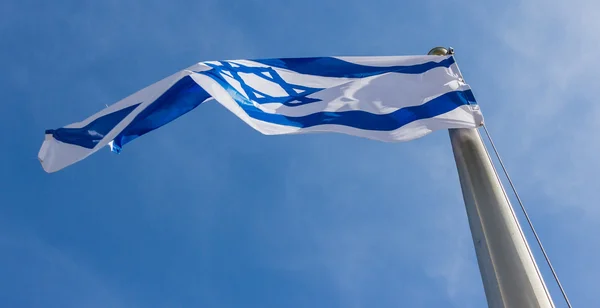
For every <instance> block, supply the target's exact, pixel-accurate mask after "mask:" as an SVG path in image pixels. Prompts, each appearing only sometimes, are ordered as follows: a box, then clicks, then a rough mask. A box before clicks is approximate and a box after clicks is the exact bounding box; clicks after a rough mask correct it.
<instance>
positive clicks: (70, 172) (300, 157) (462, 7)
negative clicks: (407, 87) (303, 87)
mask: <svg viewBox="0 0 600 308" xmlns="http://www.w3.org/2000/svg"><path fill="white" fill-rule="evenodd" d="M598 12H600V4H599V3H598V2H596V1H593V0H574V1H571V2H570V3H569V4H567V3H566V2H565V1H562V2H558V1H554V2H547V1H542V0H524V1H492V2H489V3H483V2H481V3H477V2H473V3H470V2H467V1H412V2H399V1H356V0H349V1H344V2H342V1H337V2H335V1H316V0H303V1H217V0H214V1H213V0H204V1H169V2H168V3H167V2H166V1H153V0H144V1H115V0H105V1H81V0H80V1H54V2H42V1H30V0H21V1H14V0H8V1H2V2H1V3H0V37H2V41H3V42H2V45H1V46H0V67H2V70H3V74H1V75H0V93H2V97H3V99H2V102H1V103H0V114H2V115H3V116H4V117H3V121H0V129H1V130H2V131H3V134H2V137H0V140H1V141H2V144H3V146H4V151H2V152H0V171H1V172H0V277H1V278H0V303H1V305H2V306H3V307H398V306H403V307H482V306H484V305H485V297H484V293H483V288H482V285H481V280H480V276H479V271H478V268H477V263H476V259H475V254H474V250H473V246H472V242H471V237H470V233H469V229H468V223H467V219H466V215H465V211H464V206H463V203H462V197H461V194H460V187H459V184H458V178H457V174H456V170H455V166H454V161H453V158H452V153H451V149H450V144H449V140H448V137H447V133H446V132H436V133H434V134H431V135H429V136H427V137H425V138H422V139H419V140H416V141H413V142H410V143H396V144H386V143H379V142H375V141H371V140H366V139H361V138H356V137H350V136H344V135H335V134H319V135H298V136H277V137H275V136H263V135H261V134H259V133H257V132H256V131H254V130H252V129H251V128H250V127H248V126H247V125H245V124H244V123H242V122H241V121H240V120H239V119H238V118H236V117H235V116H233V115H232V114H230V113H229V112H228V111H226V110H225V109H224V108H222V107H221V106H220V105H218V104H216V103H214V104H205V105H202V106H200V107H199V108H197V109H196V110H194V111H193V112H191V113H189V114H186V115H185V116H183V117H182V118H180V119H178V120H177V121H175V122H173V123H170V124H169V125H168V126H165V127H163V128H161V129H160V130H157V131H154V132H152V133H151V134H148V135H146V136H144V137H142V138H139V139H137V140H135V141H134V142H132V143H131V144H128V145H127V146H126V147H125V148H124V151H123V153H122V154H120V155H116V154H113V153H110V152H109V150H108V149H106V150H104V151H100V152H99V153H96V154H94V155H93V156H91V157H90V158H88V159H86V160H84V161H82V162H80V163H77V164H76V165H73V166H71V167H69V168H67V169H65V170H63V171H61V172H58V173H55V174H46V173H45V172H44V171H43V170H42V169H41V166H40V165H39V162H38V161H37V157H36V156H37V151H38V149H39V146H40V145H41V142H42V140H43V133H44V130H45V129H47V128H56V127H60V126H63V125H66V124H69V123H72V122H75V121H78V120H80V119H83V118H85V117H87V116H88V115H91V114H93V113H95V112H97V111H98V110H100V109H102V108H104V106H105V104H112V103H114V102H116V101H118V100H119V99H121V98H123V97H125V96H127V95H129V94H131V93H133V92H135V91H137V90H139V89H140V88H142V87H144V86H146V85H149V84H151V83H153V82H155V81H157V80H159V79H162V78H163V77H165V76H167V75H170V74H172V73H174V72H176V71H178V70H180V69H182V68H185V67H187V66H189V65H191V64H193V63H196V62H199V61H205V60H219V59H237V58H266V57H303V56H330V55H348V56H349V55H364V56H366V55H413V54H424V53H426V52H427V51H428V50H429V49H430V48H431V47H434V46H437V45H443V46H453V47H454V48H455V49H456V52H457V56H456V57H457V60H458V63H459V65H460V67H461V70H462V72H463V74H464V75H465V78H466V79H467V81H468V82H469V83H470V84H471V86H472V87H473V89H474V92H475V95H476V97H477V99H478V101H479V103H480V105H481V106H482V110H483V113H484V115H485V117H486V121H487V123H488V127H489V129H490V131H491V133H492V134H493V136H494V138H495V142H496V143H497V146H498V147H499V149H500V151H501V154H502V155H503V159H504V161H505V163H506V165H507V167H508V169H509V171H510V172H511V175H512V177H513V180H514V181H515V183H516V185H517V187H518V188H519V190H520V194H521V195H522V198H523V199H524V201H525V203H526V205H527V207H528V209H529V212H530V215H531V216H532V218H533V221H534V224H535V226H536V229H537V231H538V232H539V234H540V235H541V237H542V240H543V241H544V245H545V247H546V249H547V251H548V253H549V254H550V256H551V258H552V261H553V263H554V266H555V267H556V269H557V271H558V273H559V275H560V277H561V278H562V282H563V285H564V286H565V288H566V289H567V292H568V294H569V295H570V298H571V301H572V303H573V304H574V306H576V307H591V306H593V305H594V303H598V302H600V294H599V293H598V292H597V286H598V283H597V277H598V276H600V266H599V265H598V262H596V260H599V259H600V245H598V244H599V238H598V235H597V234H600V207H598V201H597V200H598V197H597V191H598V188H599V186H598V180H597V176H596V175H597V174H598V172H600V162H599V161H598V159H597V156H598V155H597V152H598V150H599V149H600V139H598V138H599V137H598V134H597V132H598V130H599V129H600V124H599V123H600V121H598V120H599V119H600V107H599V105H598V104H597V102H596V99H595V91H594V90H595V89H596V88H597V87H598V83H597V76H596V74H597V73H596V72H597V71H598V69H600V60H599V58H598V56H597V50H598V49H599V48H600V37H599V36H598V35H597V30H596V29H598V28H600V16H598ZM522 223H523V225H524V222H522ZM524 226H525V225H524ZM529 238H530V240H531V239H532V238H531V237H529ZM531 244H532V247H534V248H535V246H534V245H533V244H534V243H533V242H531ZM535 254H536V256H537V257H538V263H539V265H540V267H541V268H542V271H543V274H544V277H545V278H546V281H547V283H548V285H549V287H550V289H551V292H552V293H553V297H554V300H555V302H556V304H557V306H558V307H563V302H562V301H561V298H560V293H559V292H558V289H557V288H556V285H555V284H554V283H553V281H552V280H551V276H550V273H549V271H548V270H547V267H546V266H545V265H544V263H543V260H542V259H541V255H540V253H539V251H538V250H537V249H536V250H535Z"/></svg>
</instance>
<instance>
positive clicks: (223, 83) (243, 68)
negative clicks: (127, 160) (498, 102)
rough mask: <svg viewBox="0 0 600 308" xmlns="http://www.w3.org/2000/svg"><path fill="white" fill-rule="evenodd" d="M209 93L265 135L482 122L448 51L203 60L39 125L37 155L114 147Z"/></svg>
mask: <svg viewBox="0 0 600 308" xmlns="http://www.w3.org/2000/svg"><path fill="white" fill-rule="evenodd" d="M210 100H216V101H217V102H218V103H220V104H221V105H223V106H225V107H226V108H227V109H228V110H230V111H231V112H232V113H233V114H235V115H236V116H238V117H239V118H240V119H242V120H243V121H244V122H246V123H247V124H248V125H250V126H251V127H252V128H254V129H256V130H257V131H259V132H261V133H263V134H267V135H275V134H293V133H307V132H337V133H345V134H350V135H355V136H360V137H366V138H371V139H375V140H380V141H388V142H393V141H408V140H411V139H415V138H419V137H422V136H424V135H426V134H428V133H430V132H432V131H434V130H439V129H448V128H475V127H478V126H479V125H481V124H482V122H483V117H482V115H481V113H480V111H479V108H478V106H477V103H476V101H475V98H474V97H473V93H472V92H471V89H470V87H469V85H468V84H466V83H465V82H464V81H463V79H462V77H461V75H460V71H459V69H458V66H457V64H456V62H455V60H454V57H453V56H445V57H440V56H391V57H319V58H289V59H263V60H232V61H207V62H200V63H198V64H195V65H193V66H191V67H189V68H187V69H184V70H182V71H179V72H177V73H176V74H174V75H172V76H169V77H167V78H165V79H163V80H161V81H159V82H157V83H155V84H152V85H150V86H148V87H146V88H144V89H142V90H140V91H139V92H137V93H134V94H132V95H130V96H129V97H127V98H125V99H123V100H121V101H119V102H117V103H115V104H113V105H111V106H109V107H107V108H106V109H104V110H102V111H100V112H98V113H96V114H94V115H92V116H90V117H89V118H87V119H85V120H84V121H82V122H77V123H73V124H70V125H67V126H65V127H62V128H58V129H50V130H47V131H46V137H45V140H44V142H43V144H42V147H41V149H40V152H39V154H38V158H39V160H40V161H41V163H42V166H43V168H44V170H45V171H46V172H54V171H58V170H60V169H62V168H64V167H66V166H69V165H71V164H73V163H75V162H77V161H79V160H82V159H84V158H85V157H87V156H89V155H90V154H92V153H94V152H96V151H97V150H98V149H100V148H102V147H104V146H106V145H108V146H110V148H111V150H112V151H114V152H120V151H121V148H122V147H123V145H125V144H126V143H128V142H130V141H132V140H133V139H135V138H137V137H139V136H141V135H144V134H145V133H148V132H150V131H152V130H154V129H157V128H159V127H161V126H163V125H165V124H167V123H169V122H171V121H173V120H174V119H176V118H178V117H179V116H181V115H183V114H185V113H187V112H189V111H190V110H192V109H194V108H196V107H197V106H198V105H200V104H202V103H204V102H207V101H210Z"/></svg>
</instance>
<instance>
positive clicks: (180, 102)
mask: <svg viewBox="0 0 600 308" xmlns="http://www.w3.org/2000/svg"><path fill="white" fill-rule="evenodd" d="M209 97H210V95H209V94H208V92H206V90H204V89H203V88H202V87H200V86H199V85H198V84H197V83H196V82H195V81H194V80H193V79H192V77H190V76H185V77H183V78H181V79H180V80H179V81H178V82H177V83H175V84H174V85H173V86H172V87H171V88H169V90H167V91H166V92H165V93H163V94H162V95H161V96H160V97H159V98H158V99H157V100H155V101H154V102H152V104H150V105H149V106H148V107H146V108H145V109H144V110H142V112H140V113H139V114H138V115H137V116H136V117H135V119H134V120H133V121H132V122H131V123H130V124H129V125H128V126H127V127H126V128H125V129H124V130H123V131H122V132H121V133H120V134H119V135H117V137H115V139H114V143H113V151H115V152H120V151H121V148H122V147H123V145H125V144H127V143H129V142H131V141H132V140H134V139H135V138H137V137H140V136H142V135H144V134H146V133H148V132H150V131H152V130H155V129H157V128H159V127H161V126H163V125H165V124H167V123H169V122H171V121H173V120H175V119H177V118H178V117H180V116H182V115H183V114H185V113H187V112H189V111H191V110H192V109H194V108H196V107H198V105H200V104H201V103H202V102H204V101H205V100H206V99H207V98H209Z"/></svg>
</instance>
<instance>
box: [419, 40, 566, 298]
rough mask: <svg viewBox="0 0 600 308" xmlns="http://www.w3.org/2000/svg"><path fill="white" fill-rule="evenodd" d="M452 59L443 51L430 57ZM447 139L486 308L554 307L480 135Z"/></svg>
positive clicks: (453, 132)
mask: <svg viewBox="0 0 600 308" xmlns="http://www.w3.org/2000/svg"><path fill="white" fill-rule="evenodd" d="M452 53H453V52H452V49H446V48H443V47H436V48H433V49H432V50H431V51H430V52H429V54H430V55H438V56H443V55H448V54H452ZM449 134H450V142H451V143H452V151H453V153H454V159H455V161H456V167H457V170H458V175H459V180H460V186H461V189H462V194H463V199H464V203H465V208H466V211H467V217H468V221H469V226H470V229H471V235H472V238H473V244H474V246H475V254H476V255H477V263H478V264H479V271H480V273H481V279H482V282H483V287H484V291H485V295H486V298H487V303H488V306H489V307H490V308H496V307H501V308H505V307H506V308H507V307H519V308H520V307H523V308H526V307H527V308H528V307H543V308H546V307H554V303H553V302H552V298H551V296H550V293H549V292H548V289H547V287H546V285H545V283H544V280H543V278H542V275H541V273H540V271H539V269H538V267H537V264H536V262H535V259H534V257H533V254H532V252H531V249H530V248H529V245H528V244H527V241H526V239H525V236H524V234H523V231H522V229H521V226H520V225H519V221H518V220H517V217H516V215H515V213H514V211H513V209H512V207H511V205H510V201H509V200H508V197H507V195H506V192H505V191H504V187H503V186H502V183H501V182H500V179H499V177H498V174H497V173H496V170H495V169H494V166H493V164H492V161H491V159H490V156H489V155H488V152H487V150H486V148H485V145H484V143H483V140H482V139H481V135H480V134H479V131H478V130H477V129H465V128H461V129H450V130H449Z"/></svg>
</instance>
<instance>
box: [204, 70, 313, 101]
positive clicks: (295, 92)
mask: <svg viewBox="0 0 600 308" xmlns="http://www.w3.org/2000/svg"><path fill="white" fill-rule="evenodd" d="M218 63H219V64H213V63H205V64H206V65H208V66H210V67H212V70H211V72H210V75H212V76H215V77H219V78H220V79H221V80H222V81H225V82H227V81H226V80H225V79H224V77H223V76H228V77H230V78H233V79H235V80H236V81H237V82H239V83H240V85H241V87H242V89H243V90H244V92H245V93H246V95H245V96H246V97H247V98H248V99H250V100H251V101H254V102H256V103H258V104H266V103H281V104H282V105H286V106H299V105H304V104H310V103H314V102H318V101H320V99H316V98H310V97H308V96H309V95H311V94H313V93H315V92H318V91H320V90H323V89H320V88H311V87H306V86H302V85H297V84H291V83H288V82H287V81H285V80H284V79H283V78H282V77H281V76H280V75H279V74H278V73H277V71H275V70H274V69H273V68H271V67H252V66H245V65H242V64H239V63H233V64H232V63H230V62H226V61H220V62H218ZM204 73H206V72H204ZM240 73H245V74H253V75H255V76H257V77H260V78H262V79H265V80H267V81H269V82H273V83H276V84H277V85H279V86H280V87H281V88H282V89H283V90H284V91H285V92H286V93H287V96H271V95H268V94H266V93H264V92H261V91H259V90H257V89H255V88H253V87H252V86H250V85H248V84H247V83H246V82H245V81H244V80H243V79H242V77H241V76H240ZM239 94H241V95H243V94H242V93H239Z"/></svg>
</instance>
